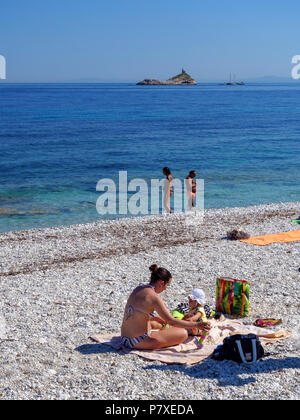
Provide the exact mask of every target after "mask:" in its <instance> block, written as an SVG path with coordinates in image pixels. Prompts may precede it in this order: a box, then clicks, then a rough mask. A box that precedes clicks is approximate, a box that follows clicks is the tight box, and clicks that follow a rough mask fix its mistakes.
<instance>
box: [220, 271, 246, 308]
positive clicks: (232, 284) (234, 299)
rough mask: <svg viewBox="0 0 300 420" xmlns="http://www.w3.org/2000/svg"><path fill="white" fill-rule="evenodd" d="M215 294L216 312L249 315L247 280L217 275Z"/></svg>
mask: <svg viewBox="0 0 300 420" xmlns="http://www.w3.org/2000/svg"><path fill="white" fill-rule="evenodd" d="M216 296H217V298H216V309H217V311H218V312H223V313H224V314H228V315H239V316H248V315H249V296H250V282H249V281H246V280H237V279H231V278H226V277H218V278H217V295H216Z"/></svg>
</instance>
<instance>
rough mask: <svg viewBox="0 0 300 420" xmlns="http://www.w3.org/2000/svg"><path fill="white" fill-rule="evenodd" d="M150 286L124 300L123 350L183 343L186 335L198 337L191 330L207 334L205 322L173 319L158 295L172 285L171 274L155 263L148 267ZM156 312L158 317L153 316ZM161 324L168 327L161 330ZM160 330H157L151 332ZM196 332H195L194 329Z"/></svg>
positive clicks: (145, 348)
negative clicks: (125, 301) (198, 330)
mask: <svg viewBox="0 0 300 420" xmlns="http://www.w3.org/2000/svg"><path fill="white" fill-rule="evenodd" d="M150 271H151V273H152V274H151V280H150V283H149V284H146V285H142V286H138V287H137V288H136V289H135V290H134V291H133V292H132V294H131V295H130V296H129V299H128V301H127V304H126V307H125V312H124V318H123V323H122V328H121V335H122V344H123V346H124V347H125V348H127V349H129V350H131V349H142V350H154V349H160V348H165V347H170V346H176V345H178V344H181V343H183V342H184V341H185V340H186V339H187V338H188V336H189V335H197V334H195V333H194V332H193V328H196V329H199V328H201V330H202V331H209V330H210V324H209V323H208V322H191V321H186V320H179V319H175V318H173V317H172V315H171V313H170V312H169V310H168V309H167V307H166V305H165V304H164V302H163V300H162V299H161V298H160V297H159V294H161V293H162V292H164V291H165V290H166V289H167V287H168V286H170V284H171V282H172V275H171V273H170V272H169V271H168V270H166V269H165V268H162V267H160V268H159V267H158V266H157V265H156V264H154V265H152V266H151V267H150ZM154 311H156V312H157V314H158V317H156V318H155V317H153V316H152V314H153V312H154ZM162 324H168V325H169V326H170V328H167V329H162V328H163V326H162ZM157 327H159V331H153V330H155V329H157ZM195 331H196V330H195Z"/></svg>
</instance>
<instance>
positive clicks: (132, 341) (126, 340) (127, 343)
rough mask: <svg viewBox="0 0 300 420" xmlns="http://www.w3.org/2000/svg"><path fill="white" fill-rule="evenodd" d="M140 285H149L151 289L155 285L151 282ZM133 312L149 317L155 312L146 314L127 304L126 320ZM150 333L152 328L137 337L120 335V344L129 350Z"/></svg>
mask: <svg viewBox="0 0 300 420" xmlns="http://www.w3.org/2000/svg"><path fill="white" fill-rule="evenodd" d="M141 287H143V288H147V287H150V288H151V289H153V290H154V289H155V287H154V286H153V285H152V284H145V285H142V286H141ZM135 312H140V313H141V314H143V315H146V316H147V317H149V319H150V318H151V317H152V316H155V314H154V313H151V314H147V313H146V312H144V311H142V310H141V309H138V308H135V307H134V306H132V305H129V306H128V309H127V311H126V321H128V319H129V318H131V317H132V318H134V313H135ZM151 333H152V330H151V331H149V332H148V333H146V334H144V335H140V336H139V337H133V338H130V337H124V336H123V335H122V336H121V339H122V345H123V346H124V347H125V348H127V349H128V350H131V349H133V347H134V346H136V344H138V343H140V342H141V341H143V340H145V338H147V337H148V336H149V335H150V334H151Z"/></svg>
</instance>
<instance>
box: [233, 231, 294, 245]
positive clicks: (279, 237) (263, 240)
mask: <svg viewBox="0 0 300 420" xmlns="http://www.w3.org/2000/svg"><path fill="white" fill-rule="evenodd" d="M240 241H241V242H245V243H247V244H253V245H261V246H265V245H269V244H273V243H277V242H295V241H300V230H292V231H291V232H282V233H270V234H268V235H263V236H252V237H251V238H249V239H240Z"/></svg>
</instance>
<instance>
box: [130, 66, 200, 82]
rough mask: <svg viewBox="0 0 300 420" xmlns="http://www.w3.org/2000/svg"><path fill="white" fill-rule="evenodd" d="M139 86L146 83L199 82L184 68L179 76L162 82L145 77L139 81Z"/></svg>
mask: <svg viewBox="0 0 300 420" xmlns="http://www.w3.org/2000/svg"><path fill="white" fill-rule="evenodd" d="M137 85H138V86H146V85H151V86H154V85H197V82H196V81H195V80H194V79H193V78H192V77H191V76H190V75H189V74H188V73H187V72H186V71H185V70H184V69H182V72H181V73H180V74H177V76H174V77H171V78H170V79H168V80H166V81H165V82H160V81H159V80H156V79H144V80H143V81H142V82H138V83H137Z"/></svg>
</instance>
